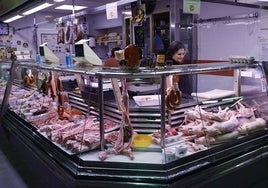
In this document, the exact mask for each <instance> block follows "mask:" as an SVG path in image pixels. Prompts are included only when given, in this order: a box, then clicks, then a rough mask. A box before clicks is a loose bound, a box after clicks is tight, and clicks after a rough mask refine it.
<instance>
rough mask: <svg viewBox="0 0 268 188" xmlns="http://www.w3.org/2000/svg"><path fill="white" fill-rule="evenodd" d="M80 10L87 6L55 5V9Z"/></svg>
mask: <svg viewBox="0 0 268 188" xmlns="http://www.w3.org/2000/svg"><path fill="white" fill-rule="evenodd" d="M73 8H74V10H82V9H85V8H87V6H76V5H75V6H74V7H73V5H61V6H58V7H56V8H55V9H60V10H73Z"/></svg>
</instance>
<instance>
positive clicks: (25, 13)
mask: <svg viewBox="0 0 268 188" xmlns="http://www.w3.org/2000/svg"><path fill="white" fill-rule="evenodd" d="M52 5H53V4H49V3H44V4H42V5H39V6H37V7H35V8H32V9H30V10H28V11H25V12H23V13H22V15H29V14H32V13H35V12H37V11H39V10H42V9H45V8H47V7H50V6H52Z"/></svg>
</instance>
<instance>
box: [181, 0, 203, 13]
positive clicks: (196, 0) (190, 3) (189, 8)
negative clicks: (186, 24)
mask: <svg viewBox="0 0 268 188" xmlns="http://www.w3.org/2000/svg"><path fill="white" fill-rule="evenodd" d="M183 13H188V14H200V0H184V1H183Z"/></svg>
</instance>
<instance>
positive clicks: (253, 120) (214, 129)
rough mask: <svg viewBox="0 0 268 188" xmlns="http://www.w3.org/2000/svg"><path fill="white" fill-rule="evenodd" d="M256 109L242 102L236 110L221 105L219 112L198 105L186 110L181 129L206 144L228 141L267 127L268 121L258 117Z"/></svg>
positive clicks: (199, 142) (196, 140)
mask: <svg viewBox="0 0 268 188" xmlns="http://www.w3.org/2000/svg"><path fill="white" fill-rule="evenodd" d="M254 111H255V109H253V108H248V107H245V105H243V104H242V103H238V104H237V105H236V109H234V110H230V109H229V108H226V109H224V110H222V109H221V107H219V110H218V112H217V113H213V112H208V111H205V110H203V109H202V108H201V107H200V106H196V107H195V108H194V109H193V110H187V111H185V121H184V122H185V123H184V125H182V126H180V127H179V131H181V132H182V133H183V134H184V135H186V136H195V137H196V138H195V143H197V144H203V145H205V146H209V145H213V144H220V143H224V142H228V141H231V140H233V139H237V138H238V137H240V136H246V135H249V134H251V133H253V132H255V131H258V130H264V129H265V128H266V126H267V125H266V121H265V120H264V119H263V118H261V117H256V116H255V113H254Z"/></svg>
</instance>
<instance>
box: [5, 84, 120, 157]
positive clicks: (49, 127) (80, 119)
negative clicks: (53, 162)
mask: <svg viewBox="0 0 268 188" xmlns="http://www.w3.org/2000/svg"><path fill="white" fill-rule="evenodd" d="M10 104H11V105H10V109H11V110H13V111H14V112H15V113H17V114H19V115H21V116H22V117H24V118H25V120H27V121H28V122H30V123H31V124H32V125H33V126H35V127H36V128H37V130H38V131H39V132H40V133H41V134H43V136H45V137H47V138H48V139H50V140H51V141H52V142H53V143H55V144H56V145H58V146H61V148H63V149H64V150H65V151H67V152H70V153H81V152H85V151H89V150H93V149H95V148H97V147H99V146H100V124H99V121H97V120H96V118H95V117H92V116H86V115H83V114H82V112H81V111H80V110H78V109H74V108H71V107H70V106H68V105H67V106H65V108H58V106H57V105H55V102H54V101H53V99H52V98H51V97H49V96H47V95H45V94H42V93H39V92H37V91H35V90H31V91H27V90H25V89H21V88H20V89H19V88H16V87H13V89H12V92H11V97H10ZM116 128H118V124H117V123H116V122H112V121H110V120H107V119H105V120H104V132H108V131H110V130H114V129H116Z"/></svg>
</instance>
